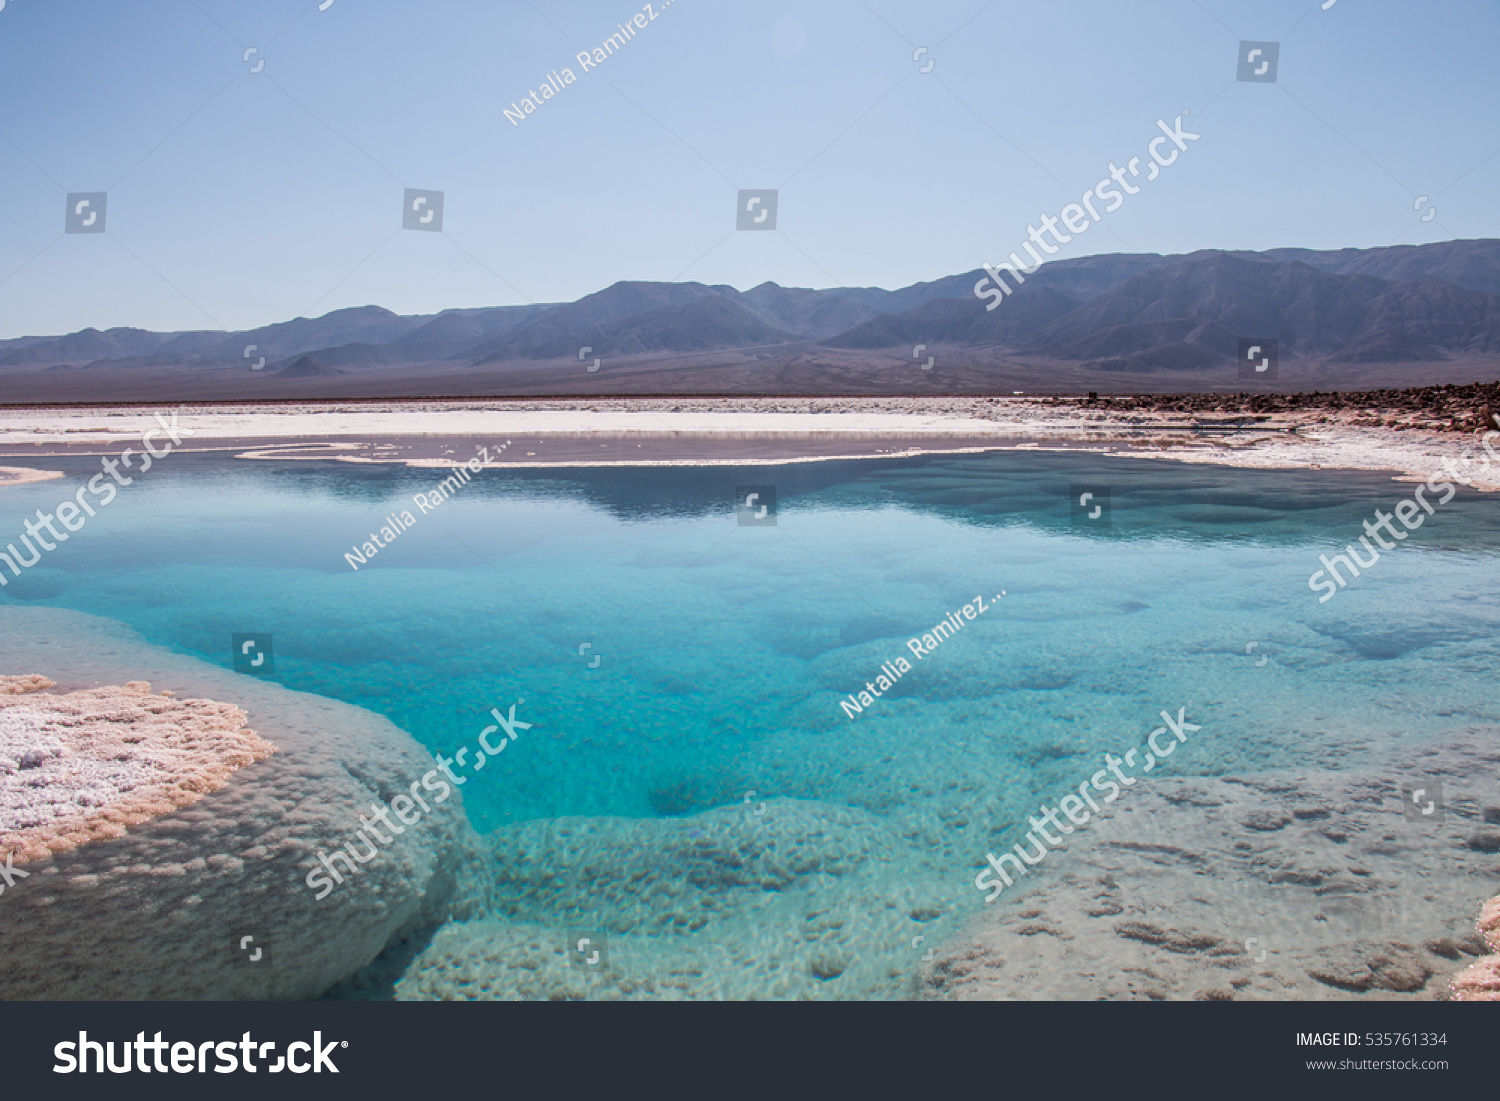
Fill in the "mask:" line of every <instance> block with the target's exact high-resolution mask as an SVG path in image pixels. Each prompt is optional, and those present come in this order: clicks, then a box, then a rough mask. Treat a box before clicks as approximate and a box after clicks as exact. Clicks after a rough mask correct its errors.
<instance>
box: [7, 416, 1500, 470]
mask: <svg viewBox="0 0 1500 1101" xmlns="http://www.w3.org/2000/svg"><path fill="white" fill-rule="evenodd" d="M151 412H152V411H151V410H146V409H136V408H132V409H104V410H98V409H64V408H59V409H51V410H48V409H37V410H9V411H6V412H3V413H0V459H8V460H10V461H11V463H12V464H14V463H15V462H16V460H23V461H24V460H27V459H31V460H40V459H44V458H49V457H58V456H64V455H73V456H82V455H92V454H97V453H100V452H103V451H109V450H113V449H115V448H116V445H117V444H118V443H119V442H121V441H124V440H126V439H128V438H135V437H138V436H139V434H140V424H141V423H142V422H145V421H148V420H149V419H150V416H151ZM181 415H182V416H183V418H184V420H185V422H186V423H189V424H191V425H192V427H193V429H194V435H193V437H192V438H191V440H190V441H187V446H186V447H185V448H183V450H187V451H197V452H208V451H223V452H225V453H228V454H234V455H236V456H237V457H240V458H245V459H259V460H275V461H286V460H289V459H320V460H339V461H349V462H375V463H396V464H404V465H407V466H412V467H418V468H422V467H441V466H444V465H446V464H448V463H449V462H450V461H451V460H449V459H448V458H447V455H448V454H449V453H451V452H453V451H455V450H456V449H455V448H451V447H445V446H444V445H445V444H448V443H452V442H454V441H459V440H472V439H479V440H497V441H499V440H504V439H506V438H516V439H517V442H518V446H517V447H515V448H513V449H512V450H511V452H510V457H508V458H507V459H506V461H504V462H499V463H493V464H491V465H492V466H494V467H496V468H501V469H503V468H507V467H517V468H526V467H530V468H535V467H595V466H679V465H680V466H709V465H732V466H741V465H743V466H751V465H772V464H784V463H793V462H813V461H828V460H832V459H863V458H876V457H884V458H896V457H900V458H907V457H913V456H917V455H923V454H934V453H950V454H966V453H974V452H978V451H987V450H1050V449H1068V450H1073V449H1086V450H1096V451H1098V452H1100V453H1103V454H1107V455H1111V456H1115V457H1129V458H1155V459H1169V460H1174V461H1178V462H1192V463H1210V464H1216V465H1221V466H1232V467H1246V468H1257V469H1290V470H1296V469H1344V470H1370V471H1375V470H1389V471H1392V472H1393V474H1394V476H1395V477H1396V478H1398V479H1401V480H1412V479H1419V480H1425V479H1426V478H1427V477H1428V476H1429V475H1430V474H1431V473H1433V472H1434V471H1436V470H1438V469H1440V468H1441V465H1442V463H1443V461H1444V460H1445V459H1450V460H1456V459H1458V458H1459V457H1460V456H1461V455H1462V454H1463V453H1464V451H1465V449H1466V448H1468V449H1477V447H1478V436H1477V434H1469V433H1454V432H1452V431H1448V432H1442V431H1436V430H1431V429H1425V428H1418V427H1413V428H1408V429H1405V430H1400V429H1395V428H1390V427H1383V426H1382V427H1374V426H1371V425H1369V424H1368V423H1357V422H1359V421H1360V413H1359V412H1358V411H1355V410H1350V411H1347V412H1342V413H1340V412H1333V413H1330V410H1328V409H1319V408H1311V409H1305V410H1296V411H1291V412H1278V413H1274V414H1261V415H1241V416H1231V417H1224V416H1217V417H1215V416H1213V415H1210V414H1196V413H1184V412H1181V411H1157V410H1129V411H1122V410H1109V409H1100V408H1091V407H1090V406H1089V405H1087V404H1059V403H1056V402H1054V401H1052V400H1050V399H1043V398H1026V397H1011V398H744V399H701V398H700V399H669V398H668V399H629V400H627V399H600V400H592V401H591V400H565V401H556V400H551V401H549V400H540V399H539V400H534V401H524V402H516V401H507V402H482V401H479V402H420V401H412V402H387V403H368V404H360V405H356V404H349V403H344V404H341V403H336V402H335V403H323V404H308V405H305V406H214V405H206V406H198V407H194V406H187V407H182V409H181ZM528 438H530V439H534V440H536V441H537V443H536V444H528V443H527V440H528ZM538 444H542V445H544V446H545V449H546V453H545V454H543V453H540V452H537V451H536V447H537V446H538ZM528 446H529V447H530V448H531V451H530V453H528V451H527V447H528ZM600 450H606V451H610V452H611V453H610V454H607V455H600V454H598V452H599V451H600ZM628 452H635V453H634V454H629V453H628ZM528 459H534V460H535V461H528ZM30 469H32V468H29V467H19V466H15V465H12V466H10V467H7V468H5V470H6V471H19V470H30ZM1474 473H1475V475H1476V476H1475V479H1474V483H1473V484H1474V488H1476V489H1483V490H1500V464H1496V465H1494V466H1493V467H1492V468H1491V469H1486V470H1476V471H1475V472H1474ZM43 474H45V475H46V476H51V475H53V474H55V472H38V473H37V474H36V475H33V477H32V478H29V479H27V480H36V479H37V477H38V476H41V475H43ZM5 484H16V483H15V482H13V481H9V482H8V481H6V480H3V479H0V485H5Z"/></svg>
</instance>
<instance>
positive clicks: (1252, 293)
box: [0, 239, 1500, 403]
mask: <svg viewBox="0 0 1500 1101" xmlns="http://www.w3.org/2000/svg"><path fill="white" fill-rule="evenodd" d="M986 279H987V276H986V274H985V272H984V270H983V269H976V270H974V271H970V272H966V273H964V274H961V275H951V276H947V277H945V278H942V279H937V280H934V281H932V282H926V283H917V284H913V285H911V286H908V287H903V288H900V289H898V290H894V291H890V290H884V289H881V288H878V287H839V288H834V289H828V290H810V289H803V288H794V287H781V286H778V285H777V284H775V283H763V284H761V285H760V286H758V287H754V288H752V289H751V290H748V291H743V292H742V291H738V290H736V289H735V288H733V287H729V286H723V285H717V286H710V285H705V284H702V283H651V282H620V283H615V284H614V285H613V286H610V287H607V288H605V289H604V290H601V291H598V292H596V293H594V294H590V295H587V296H585V297H584V298H581V299H579V300H578V301H576V302H568V303H551V304H533V305H525V306H496V307H488V308H473V309H454V310H444V311H443V312H441V313H438V314H429V315H415V316H402V315H398V314H395V313H392V312H391V311H389V310H386V309H383V308H382V307H379V306H362V307H357V308H351V309H342V310H336V311H334V312H332V313H329V314H326V315H324V316H322V317H318V318H300V317H299V318H295V319H293V320H290V321H284V322H280V323H277V324H274V325H267V326H264V327H262V328H258V329H252V330H247V331H243V332H234V333H226V332H221V331H193V332H177V333H160V332H150V331H146V330H143V329H133V328H115V329H108V330H104V331H99V330H96V329H84V330H82V331H81V332H76V333H71V334H68V335H66V336H50V337H43V336H26V337H20V338H16V339H10V340H0V401H5V402H8V403H19V402H38V401H49V400H76V399H75V398H72V397H70V396H69V395H71V394H73V393H76V392H79V391H82V390H90V391H91V392H96V393H98V394H99V396H100V398H101V399H106V398H115V399H117V400H125V399H127V398H129V397H131V396H138V397H152V398H156V397H161V396H182V397H209V396H216V395H217V396H225V397H228V396H239V397H246V398H254V397H265V396H282V394H283V392H284V396H288V397H303V396H329V397H336V396H361V395H363V396H377V395H378V396H413V395H428V394H431V395H438V394H473V395H480V394H496V393H516V394H526V393H546V392H568V393H581V392H599V393H611V392H620V393H627V392H636V393H640V392H674V393H690V392H702V393H720V392H734V393H748V392H757V391H759V392H765V393H785V392H798V393H802V392H806V393H825V392H855V393H858V392H881V391H886V392H889V391H890V390H892V389H895V390H897V391H902V392H908V391H918V392H921V391H942V390H945V389H952V390H954V391H962V392H976V391H978V392H983V391H985V390H986V389H995V390H999V389H1001V388H1002V384H1003V387H1004V389H1006V390H1008V389H1009V387H1010V385H1011V384H1013V383H1015V382H1017V381H1026V382H1028V386H1027V389H1028V391H1031V390H1040V389H1047V388H1048V386H1047V383H1049V382H1056V381H1060V380H1063V381H1069V382H1071V383H1074V384H1076V385H1079V386H1081V385H1084V384H1089V385H1096V386H1102V387H1103V388H1107V389H1113V390H1119V389H1131V388H1140V387H1141V386H1143V385H1148V384H1149V385H1151V386H1156V387H1158V388H1159V384H1160V383H1161V382H1162V381H1163V380H1166V381H1167V382H1173V381H1175V382H1176V383H1177V384H1178V385H1179V387H1180V388H1182V389H1213V388H1228V389H1234V388H1236V385H1237V384H1236V367H1235V364H1236V360H1237V356H1238V347H1239V341H1240V340H1241V339H1242V338H1254V339H1256V340H1261V341H1264V340H1268V339H1269V340H1275V341H1277V343H1278V345H1279V351H1280V356H1281V358H1282V361H1283V364H1289V365H1291V367H1292V368H1293V369H1292V371H1291V373H1292V375H1294V376H1298V377H1301V378H1303V379H1304V381H1305V380H1312V381H1316V380H1317V379H1319V378H1324V379H1337V378H1343V377H1346V376H1351V377H1352V376H1358V377H1362V378H1363V377H1366V376H1369V375H1370V373H1371V372H1372V371H1373V372H1374V373H1375V374H1376V375H1380V376H1381V377H1382V378H1384V377H1386V376H1391V377H1393V378H1396V377H1401V375H1402V372H1403V371H1404V372H1406V374H1407V375H1409V376H1410V378H1409V380H1406V381H1408V382H1409V384H1417V383H1419V382H1420V383H1425V382H1432V381H1443V380H1444V379H1443V378H1440V377H1438V376H1445V375H1446V374H1452V373H1453V372H1458V374H1460V375H1461V374H1463V373H1465V372H1468V373H1469V374H1472V373H1474V371H1475V370H1478V369H1480V368H1483V369H1485V370H1489V369H1491V365H1492V364H1496V363H1500V240H1490V239H1485V240H1462V241H1446V242H1439V243H1436V244H1428V245H1414V246H1413V245H1404V246H1394V247H1388V248H1374V249H1341V250H1337V251H1315V250H1310V249H1297V248H1284V249H1272V250H1268V251H1264V252H1244V251H1220V250H1204V251H1199V252H1194V253H1189V254H1186V255H1175V256H1161V255H1156V254H1112V255H1099V256H1088V257H1082V258H1079V259H1072V260H1059V261H1053V262H1050V263H1047V264H1044V265H1042V266H1041V267H1040V268H1039V269H1037V270H1036V271H1035V272H1034V273H1032V274H1030V275H1028V276H1026V278H1025V282H1024V283H1023V284H1022V285H1021V286H1019V287H1018V288H1016V289H1014V290H1013V291H1012V293H1011V294H1010V295H1009V296H1008V297H1006V298H1005V299H1004V300H1003V301H1001V302H999V303H998V305H997V306H996V308H994V309H990V310H987V309H986V308H985V306H986V301H985V300H983V299H981V298H979V297H977V296H976V294H975V286H976V284H978V283H979V282H980V281H982V280H986ZM992 299H993V296H991V300H992ZM919 345H925V346H926V348H925V349H924V352H925V353H926V354H935V357H936V361H937V362H940V363H942V364H943V370H940V371H937V372H927V371H922V370H920V369H919V368H918V367H917V366H915V365H914V364H912V361H913V360H914V359H921V358H924V356H922V355H917V354H915V352H914V350H915V349H916V348H917V346H919ZM262 357H264V358H263V360H262ZM595 359H598V360H600V363H601V365H602V366H603V367H604V370H599V369H598V368H595V369H594V370H589V369H588V368H587V367H586V366H585V364H592V363H593V361H594V360H595ZM898 367H899V372H900V373H899V376H897V375H893V374H892V371H893V370H895V369H897V368H898ZM1299 372H1300V375H1299ZM1393 372H1394V374H1393ZM1282 373H1283V376H1285V375H1286V372H1285V371H1283V372H1282ZM1476 377H1477V376H1476ZM268 380H274V381H268ZM1054 388H1055V387H1054ZM1065 388H1066V387H1065Z"/></svg>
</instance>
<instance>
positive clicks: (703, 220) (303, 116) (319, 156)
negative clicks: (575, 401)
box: [0, 0, 1500, 337]
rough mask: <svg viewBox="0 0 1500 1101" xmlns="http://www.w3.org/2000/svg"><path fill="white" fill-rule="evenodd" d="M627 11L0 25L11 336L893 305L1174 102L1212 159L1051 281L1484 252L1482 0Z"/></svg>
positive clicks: (398, 8)
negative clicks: (586, 306)
mask: <svg viewBox="0 0 1500 1101" xmlns="http://www.w3.org/2000/svg"><path fill="white" fill-rule="evenodd" d="M653 10H654V11H655V12H656V15H657V18H656V19H654V20H652V19H650V18H649V17H648V18H647V26H646V28H645V29H643V30H637V31H636V34H635V37H633V38H632V39H631V40H630V41H629V42H628V43H627V44H626V45H625V46H624V47H623V48H622V49H620V50H619V51H618V52H617V53H616V54H614V56H610V57H609V58H608V60H606V61H605V62H604V63H603V64H601V65H598V66H597V67H593V68H590V69H589V70H588V71H584V70H583V68H582V66H581V65H580V63H579V61H578V59H577V56H576V55H577V54H578V53H580V52H583V51H586V50H592V49H593V48H595V47H598V46H599V45H600V44H601V43H602V42H603V41H604V40H605V39H606V38H607V37H608V36H609V35H611V34H613V33H615V32H616V27H617V24H623V23H626V22H628V21H629V20H630V19H631V18H632V17H633V16H634V15H635V14H637V13H640V14H642V15H646V14H647V13H646V11H645V8H644V7H643V6H634V7H633V6H632V5H631V3H630V2H628V0H617V2H594V0H580V2H569V3H562V2H560V0H532V2H531V3H527V2H525V0H520V2H513V0H487V2H486V0H423V2H422V3H414V2H411V0H407V2H402V3H397V2H395V0H332V2H331V3H330V4H329V6H328V7H327V9H326V10H321V11H320V10H319V9H318V0H8V2H4V3H3V6H0V104H3V106H0V280H3V282H0V337H8V336H18V335H23V334H38V333H60V332H69V331H73V330H76V329H80V328H83V327H85V326H95V327H98V328H101V329H102V328H107V327H109V326H114V325H134V326H139V327H142V328H150V329H196V328H221V327H222V328H231V329H242V328H249V327H252V326H256V325H261V324H265V323H268V322H273V321H280V320H285V319H287V318H290V317H294V316H298V315H306V316H316V315H318V314H322V313H326V312H327V311H329V310H332V309H337V308H340V307H344V306H354V305H364V304H367V303H375V304H379V305H382V306H386V307H388V308H390V309H393V310H396V311H397V312H399V313H428V312H435V311H437V310H440V309H444V308H447V307H453V306H481V305H500V304H508V303H521V302H526V301H535V302H545V301H561V300H571V299H574V298H577V297H579V296H581V295H584V294H588V293H590V292H592V291H595V290H598V289H600V288H602V287H605V286H608V285H609V284H610V283H612V282H614V281H616V280H619V279H649V280H698V281H701V282H705V283H728V284H731V285H733V286H736V287H739V288H741V289H746V288H749V287H751V286H754V285H755V284H757V283H760V282H763V281H765V280H773V281H775V282H778V283H781V284H783V285H789V286H813V287H826V286H834V285H839V284H846V285H875V286H883V287H892V288H894V287H898V286H903V285H906V284H908V283H912V282H915V281H918V280H924V279H933V278H936V277H939V276H943V275H948V274H952V273H955V272H960V271H966V270H969V269H971V268H974V267H977V266H979V265H980V264H981V263H983V262H986V261H989V262H993V261H996V260H999V259H1001V258H1003V256H1004V254H1005V253H1008V252H1009V251H1010V250H1011V249H1014V248H1017V247H1018V245H1019V244H1020V242H1021V240H1022V239H1023V238H1024V237H1025V236H1026V229H1027V225H1028V223H1032V224H1035V223H1036V221H1037V219H1038V217H1039V216H1040V215H1041V214H1043V213H1047V214H1051V215H1054V216H1057V215H1058V214H1059V213H1060V211H1061V209H1062V208H1063V207H1064V206H1065V205H1066V204H1068V203H1070V202H1075V201H1077V200H1078V199H1079V198H1080V196H1081V195H1082V194H1083V192H1084V191H1085V190H1087V189H1089V188H1091V187H1093V186H1094V184H1095V182H1096V181H1098V180H1099V179H1101V178H1102V177H1103V176H1105V175H1106V174H1107V172H1108V170H1109V165H1110V162H1111V161H1113V162H1114V163H1115V164H1116V165H1119V166H1122V167H1123V166H1124V165H1125V163H1126V162H1127V161H1128V160H1129V158H1131V157H1133V156H1139V157H1141V158H1142V159H1143V164H1142V166H1141V175H1142V177H1144V175H1145V164H1146V163H1149V161H1147V160H1146V158H1147V144H1148V143H1149V142H1150V140H1151V139H1152V138H1153V137H1155V136H1157V135H1158V133H1159V131H1158V130H1157V127H1156V120H1157V119H1158V118H1162V119H1166V120H1167V121H1168V122H1171V120H1172V119H1173V118H1174V117H1175V116H1176V115H1178V114H1179V112H1181V111H1183V110H1188V111H1189V112H1190V113H1189V115H1188V116H1187V117H1186V119H1184V120H1183V127H1184V129H1186V130H1188V131H1190V132H1194V133H1198V134H1200V135H1201V138H1200V139H1199V140H1198V141H1196V142H1190V143H1188V149H1187V151H1186V152H1185V153H1182V154H1181V156H1180V157H1179V158H1178V160H1177V161H1176V162H1175V163H1174V164H1172V165H1171V166H1170V167H1167V168H1165V169H1163V170H1162V172H1161V175H1160V177H1159V178H1158V179H1156V180H1155V181H1153V182H1151V183H1149V184H1142V183H1141V182H1140V180H1137V181H1136V183H1137V184H1138V185H1139V186H1141V187H1142V190H1141V193H1140V194H1136V195H1132V196H1129V198H1128V200H1127V201H1126V202H1125V203H1124V205H1123V206H1121V207H1120V208H1119V209H1117V210H1115V211H1113V212H1112V213H1109V214H1107V215H1106V216H1105V217H1104V218H1103V220H1102V221H1101V222H1100V224H1098V225H1095V226H1093V227H1092V228H1091V229H1090V230H1089V231H1088V232H1087V233H1086V235H1083V236H1078V237H1075V238H1074V239H1073V241H1072V242H1070V243H1069V244H1068V245H1066V246H1064V247H1063V249H1062V251H1061V252H1059V253H1058V257H1059V258H1062V257H1068V256H1082V255H1088V254H1091V253H1099V252H1117V251H1141V252H1183V251H1189V250H1192V249H1197V248H1252V249H1260V248H1271V247H1276V246H1283V245H1299V246H1306V247H1311V248H1339V247H1345V246H1360V247H1368V246H1380V245H1389V244H1395V243H1419V242H1424V241H1435V240H1445V239H1449V238H1453V237H1466V238H1471V237H1497V236H1500V203H1497V202H1496V197H1497V196H1500V156H1497V155H1495V154H1496V153H1497V150H1500V111H1497V109H1496V108H1497V105H1500V65H1497V64H1496V61H1495V58H1496V46H1497V44H1500V4H1497V3H1495V2H1494V0H1426V2H1421V3H1419V2H1417V0H1408V2H1397V0H1336V2H1335V3H1333V5H1332V6H1331V7H1329V8H1328V9H1327V10H1323V8H1322V5H1321V3H1319V2H1317V0H1244V2H1239V0H1202V2H1201V3H1198V2H1194V0H1133V2H1127V0H1078V2H1069V0H1048V2H1046V3H1042V2H1017V0H995V2H993V3H987V2H986V0H941V2H933V0H920V2H919V0H863V2H860V0H817V2H816V3H801V4H794V3H790V2H754V0H675V2H673V3H671V4H670V6H668V7H666V8H665V9H663V8H661V7H660V6H659V5H656V6H654V9H653ZM632 29H634V28H632ZM1242 39H1244V40H1257V41H1275V42H1280V43H1281V46H1280V56H1279V60H1278V69H1277V72H1276V76H1277V80H1276V82H1275V83H1264V82H1247V81H1238V80H1236V66H1237V62H1238V60H1239V52H1240V48H1239V42H1240V41H1241V40H1242ZM252 47H253V48H255V50H256V51H257V52H256V53H254V54H252V55H251V56H250V60H249V61H245V60H243V58H244V55H245V51H246V50H247V49H250V48H252ZM919 47H926V52H925V53H924V54H922V55H920V58H919V60H918V61H913V54H914V52H915V51H916V50H917V49H918V48H919ZM1263 58H1264V55H1263ZM1263 58H1262V59H1263ZM261 62H264V65H263V66H261V68H260V71H259V72H253V71H252V70H253V69H254V68H255V67H256V66H257V65H259V64H260V63H261ZM929 62H932V63H933V64H931V65H930V67H929V66H928V63H929ZM565 67H566V68H568V69H571V70H572V73H573V76H574V77H575V78H576V80H575V81H574V82H573V83H571V84H566V85H565V86H564V87H563V88H562V90H561V92H560V93H559V94H557V95H556V96H554V97H553V98H551V99H549V100H545V101H544V102H542V104H541V106H540V108H539V109H538V110H536V111H535V112H534V113H533V114H530V115H528V116H526V118H525V120H524V121H523V122H522V123H520V124H519V125H515V124H513V123H512V122H511V121H509V120H508V119H507V118H506V117H505V115H504V114H503V111H504V109H505V108H507V107H510V106H511V105H512V103H513V102H514V103H516V104H520V102H521V100H522V98H523V97H524V96H526V95H527V94H528V93H530V92H532V91H535V92H537V93H540V92H541V84H542V81H543V79H544V77H545V76H546V74H548V73H549V72H552V71H554V70H556V71H558V72H559V73H561V71H562V70H563V69H564V68H565ZM924 67H929V71H928V72H926V73H923V72H922V71H921V70H922V69H923V68H924ZM1158 148H1159V149H1160V151H1161V152H1162V153H1163V154H1166V153H1167V152H1169V151H1171V150H1172V149H1173V147H1172V146H1171V145H1170V144H1169V145H1167V146H1166V147H1165V148H1164V149H1162V148H1161V147H1158ZM405 188H421V189H433V190H440V191H442V192H444V197H445V203H444V212H443V218H444V224H443V231H442V232H441V233H433V232H422V231H417V230H409V229H408V230H403V229H402V228H401V218H402V211H403V206H404V189H405ZM754 188H778V189H779V209H778V214H777V217H778V225H777V229H776V230H775V231H773V232H746V231H736V230H735V214H736V208H737V206H738V191H739V189H754ZM97 191H106V192H107V193H108V205H107V211H106V232H105V233H103V234H94V233H78V234H66V235H65V234H64V233H63V225H64V210H65V207H66V205H67V203H66V196H67V194H68V193H70V192H97ZM1421 195H1426V196H1428V202H1427V204H1425V205H1423V206H1422V208H1421V210H1420V211H1417V210H1414V204H1416V202H1417V199H1418V197H1419V196H1421ZM1433 208H1435V209H1436V211H1437V213H1436V215H1435V216H1432V217H1430V219H1429V220H1427V221H1422V220H1421V219H1422V216H1423V215H1424V214H1426V213H1427V212H1428V211H1429V210H1431V209H1433Z"/></svg>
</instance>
